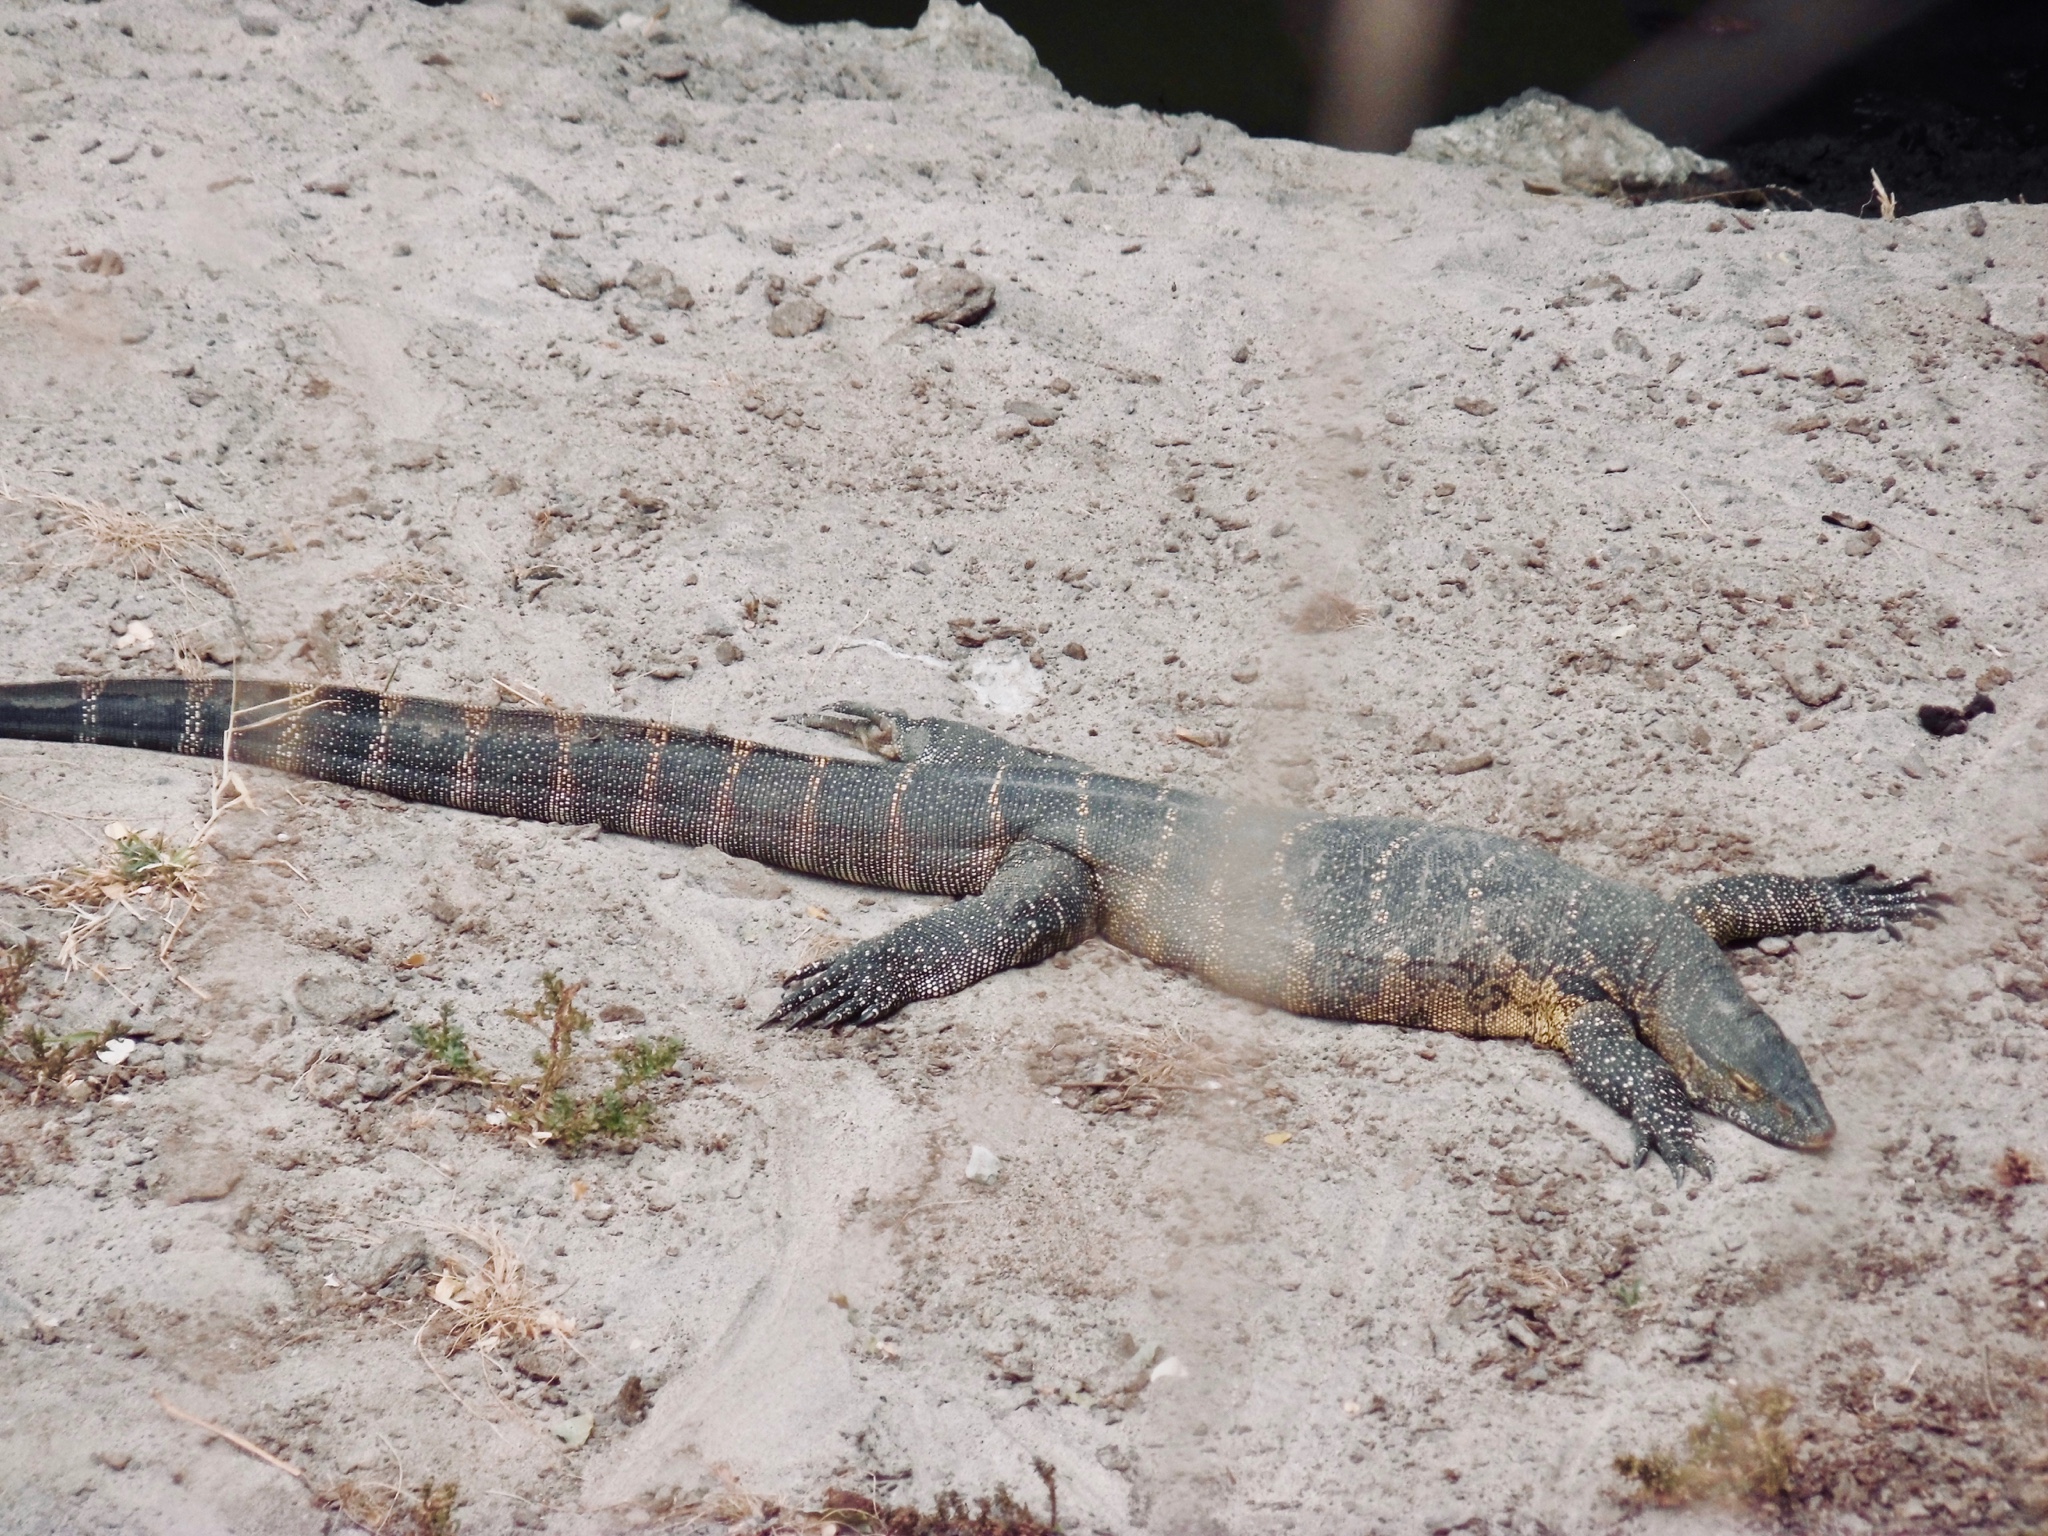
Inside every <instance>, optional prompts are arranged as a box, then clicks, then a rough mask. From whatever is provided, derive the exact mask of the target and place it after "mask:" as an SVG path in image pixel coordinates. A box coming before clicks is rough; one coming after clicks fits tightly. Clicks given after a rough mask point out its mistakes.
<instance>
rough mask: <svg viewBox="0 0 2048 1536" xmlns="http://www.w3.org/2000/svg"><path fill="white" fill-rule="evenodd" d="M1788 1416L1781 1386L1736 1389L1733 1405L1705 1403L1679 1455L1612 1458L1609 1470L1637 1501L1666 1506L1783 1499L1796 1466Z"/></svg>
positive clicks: (1788, 1402) (1659, 1452)
mask: <svg viewBox="0 0 2048 1536" xmlns="http://www.w3.org/2000/svg"><path fill="white" fill-rule="evenodd" d="M1791 1412H1792V1396H1791V1394H1790V1393H1788V1392H1786V1391H1785V1390H1784V1389H1783V1388H1782V1387H1759V1388H1747V1387H1737V1388H1736V1389H1735V1400H1734V1402H1732V1403H1725V1404H1724V1403H1723V1402H1721V1401H1720V1400H1719V1399H1718V1398H1715V1399H1712V1400H1710V1401H1709V1402H1708V1404H1707V1411H1706V1413H1705V1414H1704V1415H1703V1416H1702V1417H1701V1419H1700V1422H1699V1423H1697V1424H1695V1425H1693V1426H1692V1427H1691V1428H1690V1429H1688V1430H1687V1431H1686V1432H1685V1446H1684V1448H1683V1449H1682V1450H1677V1451H1674V1450H1669V1449H1664V1448H1659V1449H1657V1450H1654V1451H1651V1452H1650V1453H1649V1454H1648V1455H1646V1456H1618V1457H1616V1458H1615V1461H1614V1470H1615V1471H1617V1472H1619V1473H1620V1474H1621V1475H1622V1476H1623V1477H1625V1478H1627V1479H1628V1480H1629V1481H1630V1482H1632V1483H1634V1484H1636V1487H1637V1489H1638V1490H1640V1491H1639V1493H1638V1495H1637V1496H1638V1497H1640V1498H1642V1499H1643V1500H1644V1501H1645V1502H1647V1503H1651V1504H1658V1505H1663V1506H1665V1507H1674V1506H1677V1505H1682V1504H1696V1503H1700V1502H1702V1501H1707V1500H1715V1501H1719V1502H1723V1503H1739V1504H1755V1503H1766V1502H1771V1501H1775V1500H1779V1499H1783V1498H1784V1497H1785V1496H1786V1495H1787V1494H1788V1493H1790V1491H1791V1488H1792V1478H1793V1473H1794V1472H1795V1471H1796V1470H1797V1467H1798V1462H1799V1439H1798V1436H1797V1435H1793V1434H1788V1433H1787V1432H1786V1430H1785V1420H1786V1418H1787V1417H1788V1416H1789V1415H1790V1414H1791Z"/></svg>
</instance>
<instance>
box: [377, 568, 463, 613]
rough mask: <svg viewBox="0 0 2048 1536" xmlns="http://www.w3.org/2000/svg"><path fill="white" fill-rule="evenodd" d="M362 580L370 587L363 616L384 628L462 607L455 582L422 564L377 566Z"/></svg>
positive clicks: (456, 581) (454, 578) (457, 584)
mask: <svg viewBox="0 0 2048 1536" xmlns="http://www.w3.org/2000/svg"><path fill="white" fill-rule="evenodd" d="M365 579H366V580H367V581H368V582H369V583H370V601H369V604H368V606H367V607H366V608H365V610H364V612H365V613H366V614H367V615H368V616H369V617H370V618H373V619H378V620H381V621H382V622H384V623H386V624H403V623H405V622H406V621H407V620H409V619H411V618H414V617H415V616H417V615H419V614H423V613H434V612H436V611H438V610H439V609H442V608H461V607H463V606H465V605H464V603H463V601H462V585H461V582H460V580H459V578H457V577H455V576H453V575H451V574H450V573H448V572H447V571H444V570H441V569H439V568H438V567H435V566H431V565H429V564H427V563H426V562H425V561H424V560H394V561H392V562H390V563H389V564H388V565H380V566H378V567H377V569H376V570H374V571H371V572H370V573H369V575H368V576H367V577H366V578H365Z"/></svg>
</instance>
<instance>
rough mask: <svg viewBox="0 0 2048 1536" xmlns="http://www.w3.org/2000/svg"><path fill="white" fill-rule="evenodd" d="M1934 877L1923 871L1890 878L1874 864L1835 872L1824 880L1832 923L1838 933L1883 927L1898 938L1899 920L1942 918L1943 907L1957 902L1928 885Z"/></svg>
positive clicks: (1901, 921) (1861, 931)
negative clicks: (1837, 873) (1896, 878)
mask: <svg viewBox="0 0 2048 1536" xmlns="http://www.w3.org/2000/svg"><path fill="white" fill-rule="evenodd" d="M1932 878H1933V877H1932V876H1931V875H1927V874H1924V873H1923V874H1918V875H1913V876H1911V877H1910V878H1908V879H1905V880H1889V879H1886V878H1885V877H1884V876H1883V875H1880V874H1879V873H1878V872H1877V866H1876V865H1874V864H1866V865H1864V866H1863V867H1862V868H1861V869H1852V870H1849V871H1847V872H1846V873H1844V874H1839V875H1836V876H1834V877H1833V878H1831V879H1829V880H1827V881H1825V882H1823V883H1822V890H1823V891H1824V892H1825V895H1824V898H1823V899H1824V900H1825V902H1826V904H1827V906H1828V908H1829V913H1828V916H1829V918H1830V919H1831V923H1830V926H1831V928H1832V929H1833V931H1835V932H1837V933H1868V932H1870V931H1871V930H1872V929H1874V928H1882V929H1883V930H1884V931H1885V932H1886V933H1887V934H1889V935H1890V936H1891V937H1892V938H1894V939H1896V938H1898V937H1900V934H1899V927H1898V925H1899V924H1900V923H1910V922H1915V921H1918V920H1919V919H1921V918H1939V917H1940V916H1941V909H1942V908H1943V907H1945V906H1951V905H1953V904H1954V898H1953V897H1949V896H1945V895H1943V894H1942V893H1941V892H1939V891H1935V890H1930V889H1929V888H1928V882H1929V881H1930V880H1931V879H1932Z"/></svg>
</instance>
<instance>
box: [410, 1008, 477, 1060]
mask: <svg viewBox="0 0 2048 1536" xmlns="http://www.w3.org/2000/svg"><path fill="white" fill-rule="evenodd" d="M412 1043H413V1044H414V1045H416V1046H418V1047H419V1048H420V1049H421V1050H423V1051H425V1052H426V1053H427V1054H428V1055H429V1056H431V1057H433V1058H434V1060H435V1061H436V1062H438V1063H439V1064H440V1065H441V1067H442V1068H443V1069H444V1070H445V1071H446V1072H447V1073H448V1075H449V1076H451V1077H464V1078H466V1077H472V1076H474V1075H475V1073H476V1071H477V1064H476V1058H475V1057H474V1056H472V1055H470V1053H469V1040H468V1038H467V1037H466V1036H465V1035H464V1034H463V1032H462V1026H461V1025H460V1024H458V1023H456V1022H455V1005H454V1004H453V1003H443V1004H442V1005H441V1017H440V1019H439V1020H438V1021H437V1022H435V1023H432V1024H415V1025H413V1027H412Z"/></svg>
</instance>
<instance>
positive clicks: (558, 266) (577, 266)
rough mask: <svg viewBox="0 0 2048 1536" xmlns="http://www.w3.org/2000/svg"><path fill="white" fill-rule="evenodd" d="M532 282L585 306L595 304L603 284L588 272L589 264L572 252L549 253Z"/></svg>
mask: <svg viewBox="0 0 2048 1536" xmlns="http://www.w3.org/2000/svg"><path fill="white" fill-rule="evenodd" d="M533 280H534V281H535V282H536V283H539V284H540V285H541V287H543V288H545V289H547V290H548V291H549V292H550V293H559V294H560V295H561V296H562V297H563V298H565V299H577V300H580V301H582V302H583V303H586V304H594V303H596V302H597V299H598V296H599V295H600V294H602V293H603V292H604V284H603V283H602V282H600V281H599V280H598V276H597V274H596V273H595V272H593V271H591V270H590V263H589V262H587V261H585V260H584V259H583V258H582V257H581V256H578V255H577V254H576V253H575V252H574V251H550V252H549V253H548V255H547V256H546V257H545V258H543V260H542V261H541V264H540V270H538V271H537V272H535V273H534V274H533Z"/></svg>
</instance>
